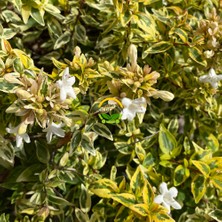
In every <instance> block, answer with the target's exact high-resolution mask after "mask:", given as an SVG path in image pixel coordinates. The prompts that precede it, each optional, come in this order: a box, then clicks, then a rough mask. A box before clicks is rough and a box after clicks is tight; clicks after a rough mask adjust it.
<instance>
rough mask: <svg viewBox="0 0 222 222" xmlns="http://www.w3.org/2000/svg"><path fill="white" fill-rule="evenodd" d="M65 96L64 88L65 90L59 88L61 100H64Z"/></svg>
mask: <svg viewBox="0 0 222 222" xmlns="http://www.w3.org/2000/svg"><path fill="white" fill-rule="evenodd" d="M66 96H67V94H66V90H65V89H64V88H61V89H60V99H61V100H62V101H64V100H65V99H66Z"/></svg>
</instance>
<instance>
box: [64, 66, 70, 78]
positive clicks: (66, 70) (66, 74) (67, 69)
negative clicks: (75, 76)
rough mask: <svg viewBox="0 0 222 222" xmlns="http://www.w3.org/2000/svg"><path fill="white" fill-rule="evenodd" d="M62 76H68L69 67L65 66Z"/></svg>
mask: <svg viewBox="0 0 222 222" xmlns="http://www.w3.org/2000/svg"><path fill="white" fill-rule="evenodd" d="M63 75H64V76H69V67H66V68H65V70H64V73H63Z"/></svg>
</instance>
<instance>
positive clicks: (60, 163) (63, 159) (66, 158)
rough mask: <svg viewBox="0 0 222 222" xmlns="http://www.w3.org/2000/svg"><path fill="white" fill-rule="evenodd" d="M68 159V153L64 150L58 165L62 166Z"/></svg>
mask: <svg viewBox="0 0 222 222" xmlns="http://www.w3.org/2000/svg"><path fill="white" fill-rule="evenodd" d="M68 161H69V153H68V152H65V153H64V154H63V156H62V158H61V159H60V161H59V166H61V167H64V166H66V164H67V163H68Z"/></svg>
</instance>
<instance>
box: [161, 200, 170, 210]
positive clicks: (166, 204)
mask: <svg viewBox="0 0 222 222" xmlns="http://www.w3.org/2000/svg"><path fill="white" fill-rule="evenodd" d="M162 204H163V206H164V207H165V208H166V209H167V211H168V213H170V205H169V204H168V203H166V202H165V201H163V203H162Z"/></svg>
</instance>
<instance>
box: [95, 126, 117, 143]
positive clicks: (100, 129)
mask: <svg viewBox="0 0 222 222" xmlns="http://www.w3.org/2000/svg"><path fill="white" fill-rule="evenodd" d="M92 129H93V131H94V132H95V133H97V134H98V135H100V136H102V137H105V138H107V139H109V140H111V141H112V140H113V135H112V133H111V132H110V130H109V128H108V127H107V126H105V125H104V124H102V123H95V124H94V125H93V127H92Z"/></svg>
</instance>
